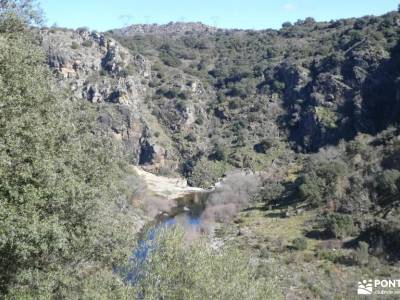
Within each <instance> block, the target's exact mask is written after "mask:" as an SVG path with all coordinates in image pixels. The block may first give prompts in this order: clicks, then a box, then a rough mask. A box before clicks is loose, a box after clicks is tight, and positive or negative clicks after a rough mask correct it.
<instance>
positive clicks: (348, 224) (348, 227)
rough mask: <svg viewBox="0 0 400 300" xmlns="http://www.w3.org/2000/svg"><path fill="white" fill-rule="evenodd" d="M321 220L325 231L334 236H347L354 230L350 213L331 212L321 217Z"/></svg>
mask: <svg viewBox="0 0 400 300" xmlns="http://www.w3.org/2000/svg"><path fill="white" fill-rule="evenodd" d="M322 222H323V226H324V228H325V230H326V232H327V233H328V234H329V235H330V236H333V237H335V238H344V237H347V236H349V235H351V234H353V233H354V230H355V228H354V223H353V218H352V216H351V215H344V214H339V213H331V214H327V215H326V216H325V217H323V220H322Z"/></svg>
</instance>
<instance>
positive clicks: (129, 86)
mask: <svg viewBox="0 0 400 300" xmlns="http://www.w3.org/2000/svg"><path fill="white" fill-rule="evenodd" d="M42 39H43V40H42V46H43V48H44V49H45V51H46V53H47V59H48V64H49V66H50V67H51V69H52V70H53V71H54V73H55V76H56V77H57V79H58V82H59V84H60V86H61V87H62V88H65V89H68V90H69V91H71V92H72V93H71V94H72V95H73V98H74V99H73V100H78V101H89V102H91V103H93V104H94V105H95V107H96V109H97V114H98V119H99V122H100V125H101V127H103V129H106V130H108V131H109V132H110V134H111V136H112V137H113V138H114V139H116V140H119V141H121V142H123V143H124V145H125V148H126V151H127V153H128V154H129V156H130V158H131V160H132V163H134V164H152V165H157V164H160V163H162V162H163V160H164V158H165V157H166V156H167V154H166V150H165V148H164V147H163V146H168V142H169V140H168V139H167V140H166V141H165V144H162V143H160V144H157V145H156V144H155V143H154V142H153V135H154V133H155V132H156V131H157V130H160V129H159V126H158V124H157V123H156V124H154V120H152V116H151V114H150V113H149V111H148V109H147V106H146V105H145V103H144V101H145V98H146V93H147V89H148V87H147V83H148V81H149V78H150V76H151V69H150V68H151V63H150V62H149V61H148V60H147V59H146V58H145V57H143V56H142V55H133V54H131V52H130V51H129V50H128V49H125V48H124V47H122V46H121V45H120V44H119V43H117V42H116V41H115V40H113V39H110V38H108V37H106V36H105V35H104V34H99V33H91V32H89V31H87V30H78V31H71V30H52V29H50V30H43V31H42Z"/></svg>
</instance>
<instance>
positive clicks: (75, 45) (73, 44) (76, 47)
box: [71, 41, 79, 50]
mask: <svg viewBox="0 0 400 300" xmlns="http://www.w3.org/2000/svg"><path fill="white" fill-rule="evenodd" d="M71 49H73V50H76V49H79V44H78V43H77V42H75V41H73V42H72V43H71Z"/></svg>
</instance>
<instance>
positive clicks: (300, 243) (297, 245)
mask: <svg viewBox="0 0 400 300" xmlns="http://www.w3.org/2000/svg"><path fill="white" fill-rule="evenodd" d="M292 246H293V248H294V249H296V250H300V251H303V250H306V249H307V239H306V238H304V237H299V238H296V239H294V240H293V242H292Z"/></svg>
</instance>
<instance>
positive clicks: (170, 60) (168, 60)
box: [159, 52, 182, 68]
mask: <svg viewBox="0 0 400 300" xmlns="http://www.w3.org/2000/svg"><path fill="white" fill-rule="evenodd" d="M159 58H160V59H161V61H162V62H163V63H164V64H165V65H167V66H170V67H175V68H176V67H179V66H180V65H181V64H182V62H181V60H180V59H179V58H177V57H175V56H173V55H172V54H170V53H168V52H161V53H160V54H159Z"/></svg>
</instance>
